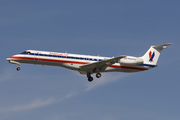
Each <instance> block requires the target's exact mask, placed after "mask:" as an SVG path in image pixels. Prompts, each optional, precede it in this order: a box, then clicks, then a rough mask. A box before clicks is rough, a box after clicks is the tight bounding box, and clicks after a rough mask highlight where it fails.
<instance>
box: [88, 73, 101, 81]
mask: <svg viewBox="0 0 180 120" xmlns="http://www.w3.org/2000/svg"><path fill="white" fill-rule="evenodd" d="M87 77H88V81H89V82H92V81H93V77H91V73H87ZM96 77H97V78H100V77H101V73H97V74H96Z"/></svg>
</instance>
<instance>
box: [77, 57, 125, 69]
mask: <svg viewBox="0 0 180 120" xmlns="http://www.w3.org/2000/svg"><path fill="white" fill-rule="evenodd" d="M124 57H126V56H119V57H115V58H111V59H107V60H104V61H98V62H94V63H91V64H87V65H82V66H80V69H81V70H83V71H88V72H96V71H98V72H100V71H104V70H105V69H106V68H107V67H109V66H111V65H112V64H114V63H116V62H118V60H120V59H122V58H124Z"/></svg>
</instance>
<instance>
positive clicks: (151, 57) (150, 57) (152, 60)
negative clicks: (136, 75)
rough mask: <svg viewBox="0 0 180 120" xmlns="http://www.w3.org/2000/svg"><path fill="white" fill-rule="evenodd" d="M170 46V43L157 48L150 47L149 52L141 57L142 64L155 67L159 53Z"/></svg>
mask: <svg viewBox="0 0 180 120" xmlns="http://www.w3.org/2000/svg"><path fill="white" fill-rule="evenodd" d="M171 44H172V43H167V44H163V45H158V46H151V47H150V48H149V50H148V51H147V52H146V53H145V54H144V56H142V57H141V58H142V59H143V60H144V64H151V65H156V64H157V61H158V58H159V56H160V53H161V51H162V50H163V49H164V48H167V46H168V45H171Z"/></svg>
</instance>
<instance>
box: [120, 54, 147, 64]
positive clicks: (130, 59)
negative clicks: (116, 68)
mask: <svg viewBox="0 0 180 120" xmlns="http://www.w3.org/2000/svg"><path fill="white" fill-rule="evenodd" d="M119 63H120V64H121V65H130V66H136V65H140V64H143V63H144V60H143V59H141V58H137V57H132V56H127V57H125V58H122V59H120V60H119Z"/></svg>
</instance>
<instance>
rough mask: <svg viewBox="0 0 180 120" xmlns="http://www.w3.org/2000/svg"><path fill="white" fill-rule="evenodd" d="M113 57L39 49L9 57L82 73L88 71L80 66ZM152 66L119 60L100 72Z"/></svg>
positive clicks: (136, 69) (17, 61)
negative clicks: (136, 64) (125, 62)
mask: <svg viewBox="0 0 180 120" xmlns="http://www.w3.org/2000/svg"><path fill="white" fill-rule="evenodd" d="M108 59H112V58H111V57H102V56H91V55H80V54H70V53H58V52H48V51H37V50H26V51H25V52H23V53H20V54H16V55H14V56H11V57H9V58H7V59H6V60H8V61H9V62H10V63H14V64H18V63H28V64H39V65H51V66H61V67H64V68H68V69H71V70H76V71H79V72H80V73H82V74H83V73H84V72H85V73H86V72H87V71H83V70H81V69H80V66H82V65H86V64H91V63H94V62H98V61H104V60H108ZM150 68H152V66H148V65H144V64H142V65H138V66H128V65H121V64H120V63H119V62H116V63H114V64H113V65H110V66H109V67H107V68H106V69H105V70H103V71H99V72H139V71H144V70H148V69H150Z"/></svg>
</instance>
